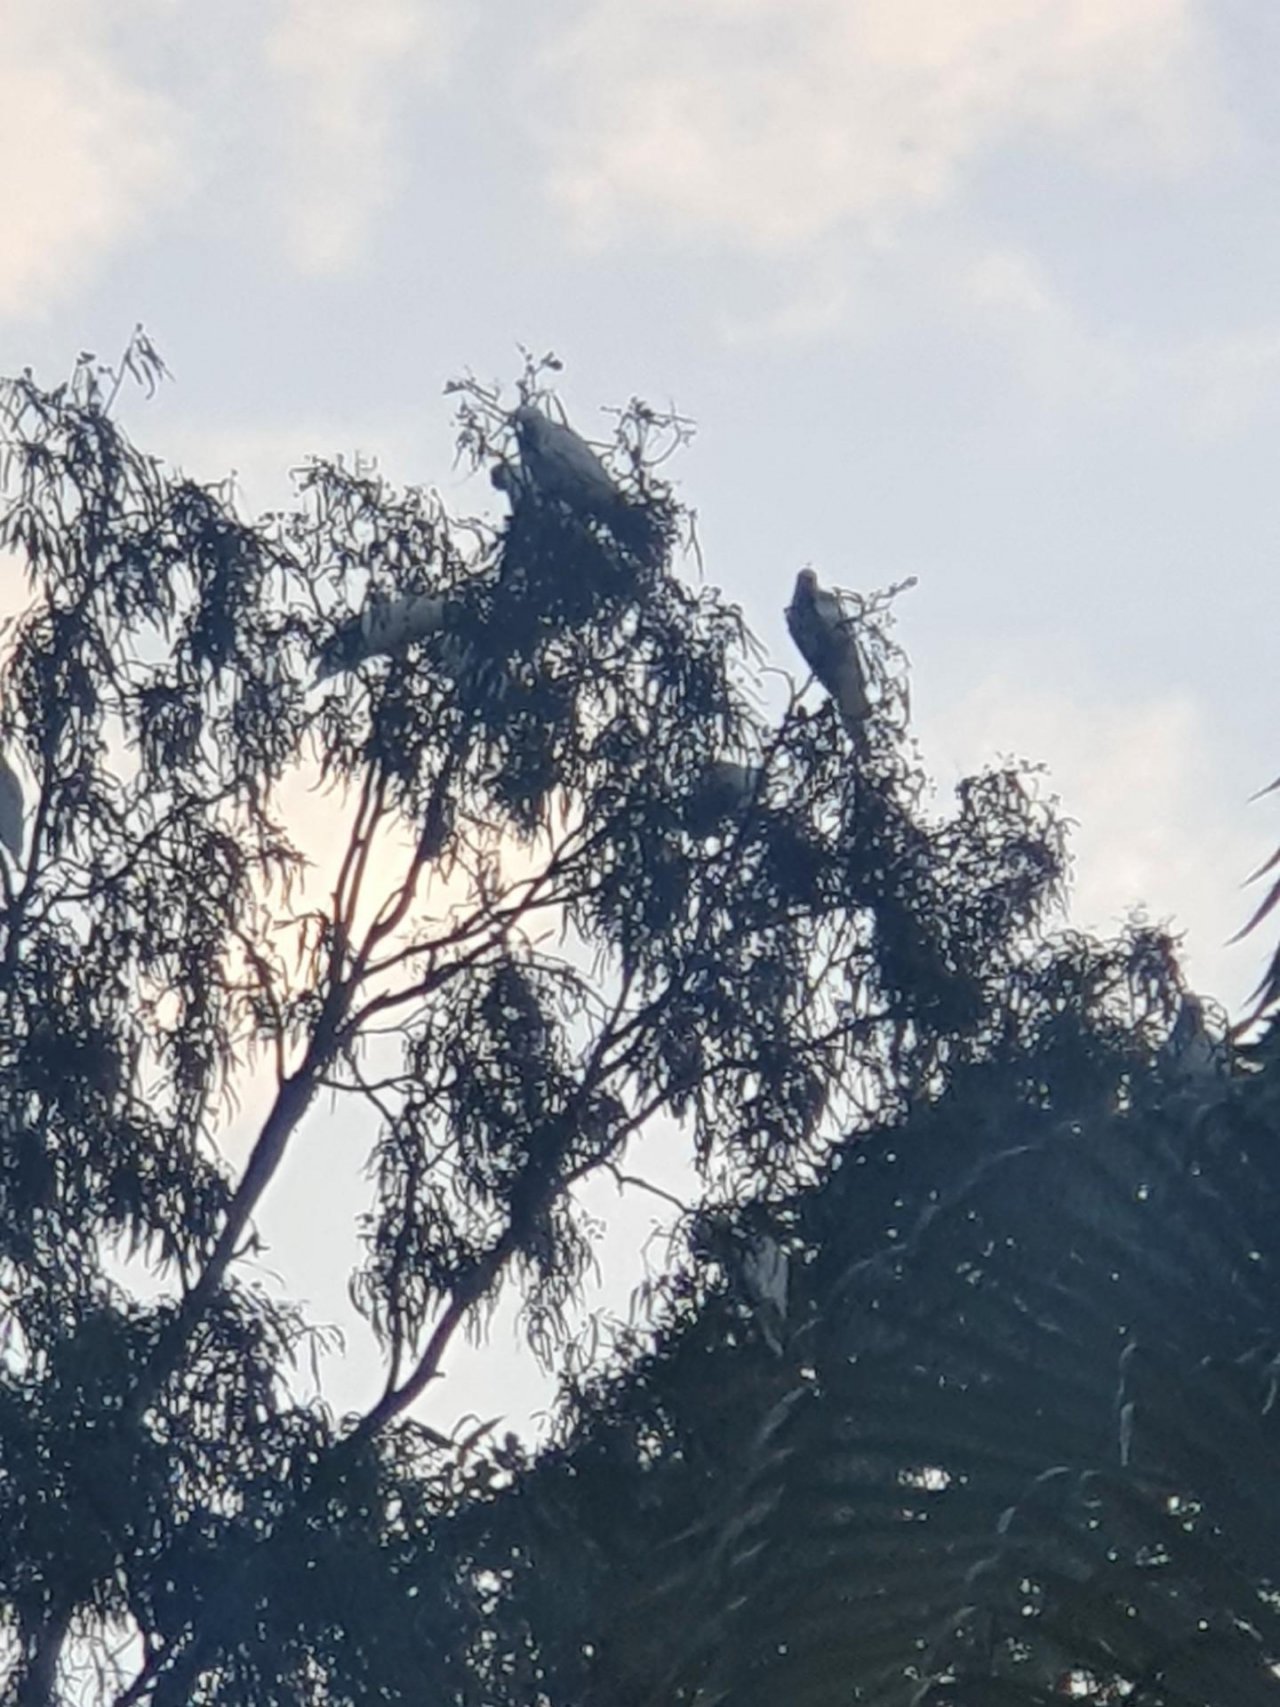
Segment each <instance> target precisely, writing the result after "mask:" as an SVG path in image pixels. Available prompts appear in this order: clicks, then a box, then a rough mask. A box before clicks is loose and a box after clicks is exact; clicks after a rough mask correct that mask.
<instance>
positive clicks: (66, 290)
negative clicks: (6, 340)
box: [0, 0, 186, 315]
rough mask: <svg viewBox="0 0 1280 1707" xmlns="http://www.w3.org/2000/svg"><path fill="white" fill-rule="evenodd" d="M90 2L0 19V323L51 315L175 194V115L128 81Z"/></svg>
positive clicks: (178, 128)
mask: <svg viewBox="0 0 1280 1707" xmlns="http://www.w3.org/2000/svg"><path fill="white" fill-rule="evenodd" d="M100 27H101V14H100V13H99V12H98V11H96V10H95V8H94V7H93V6H92V5H91V4H80V3H78V0H64V3H62V4H60V5H57V6H54V5H51V4H49V0H8V3H7V4H5V5H4V6H3V9H2V10H0V158H2V159H3V160H4V161H5V165H6V169H5V173H4V177H3V182H2V183H0V314H7V315H18V314H26V313H33V312H42V311H44V310H47V309H48V308H51V307H54V306H57V305H58V304H59V303H60V302H61V301H62V300H63V299H65V298H66V297H68V296H69V295H71V294H72V293H73V292H74V291H75V290H76V289H77V288H78V287H79V286H81V285H82V284H83V283H84V282H85V280H86V279H87V278H88V277H89V276H91V274H92V272H93V270H94V268H95V267H96V266H97V265H98V264H99V263H100V262H101V261H102V260H103V258H104V257H105V256H106V255H107V254H109V253H110V251H111V250H112V249H114V248H115V247H116V246H118V245H119V244H120V243H121V241H122V240H123V239H125V238H127V237H129V236H131V235H133V233H134V232H136V231H137V230H138V229H139V228H140V227H141V226H142V225H143V223H144V222H145V220H146V219H147V218H148V216H149V215H150V214H152V213H153V211H154V210H155V209H156V208H157V207H158V206H160V205H162V204H163V203H164V202H165V201H166V200H168V199H169V198H170V197H172V196H173V195H175V194H176V193H178V192H179V191H180V190H181V189H182V188H183V187H184V180H185V177H186V172H185V164H184V146H183V145H184V126H183V124H182V121H181V117H180V115H179V113H178V110H177V108H176V107H175V106H174V105H173V104H172V103H171V102H169V101H167V100H165V99H163V98H161V97H160V96H159V95H157V94H155V93H154V92H152V91H150V90H147V89H144V88H142V87H140V86H139V85H138V84H137V83H135V82H133V81H132V80H131V79H130V78H129V77H128V76H127V75H126V73H125V72H124V70H123V69H122V68H121V67H120V66H118V65H117V64H115V63H114V61H113V58H112V55H111V53H110V52H109V50H108V48H107V46H106V45H105V43H104V42H103V41H102V40H100V39H99V36H98V30H99V28H100Z"/></svg>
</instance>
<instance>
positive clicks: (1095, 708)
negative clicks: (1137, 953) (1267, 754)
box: [922, 676, 1260, 1002]
mask: <svg viewBox="0 0 1280 1707" xmlns="http://www.w3.org/2000/svg"><path fill="white" fill-rule="evenodd" d="M922 733H923V744H924V747H925V750H926V753H928V754H929V756H930V757H931V759H933V760H934V761H935V768H936V769H939V770H940V771H942V772H943V773H944V774H943V775H942V777H941V780H942V781H943V783H944V784H946V783H948V782H950V781H953V780H955V779H958V777H959V776H960V775H962V774H965V773H967V772H969V771H972V770H974V769H977V768H979V767H980V766H982V765H984V764H990V763H992V762H994V761H995V760H996V759H997V758H999V757H1001V756H1003V755H1007V754H1008V753H1009V752H1010V750H1011V746H1014V745H1015V744H1016V752H1017V754H1018V756H1025V757H1027V758H1029V759H1030V760H1032V761H1033V762H1043V763H1044V764H1045V765H1046V766H1047V767H1048V779H1047V787H1048V789H1049V791H1050V792H1051V793H1054V794H1056V795H1057V796H1058V797H1059V798H1060V800H1061V803H1062V809H1063V811H1064V812H1065V813H1066V814H1067V816H1068V817H1069V818H1070V819H1072V820H1074V821H1075V828H1074V829H1073V831H1072V837H1071V849H1072V854H1073V858H1074V872H1073V881H1072V885H1071V909H1070V910H1071V918H1072V921H1073V923H1074V924H1076V925H1078V926H1079V927H1081V928H1083V929H1087V930H1092V931H1097V932H1100V933H1102V934H1107V933H1109V932H1110V931H1111V930H1113V929H1114V928H1115V926H1116V924H1117V923H1118V922H1119V921H1120V920H1121V919H1122V918H1123V917H1124V916H1125V915H1126V914H1127V913H1128V912H1129V911H1130V910H1131V909H1132V908H1134V907H1142V908H1143V909H1145V911H1146V912H1147V914H1148V916H1149V917H1151V918H1152V919H1155V920H1171V921H1172V928H1173V929H1174V931H1175V932H1181V931H1185V932H1186V933H1187V941H1186V950H1185V952H1186V959H1187V964H1188V969H1189V974H1190V977H1191V979H1192V981H1193V982H1194V983H1195V984H1196V985H1197V986H1198V987H1199V988H1201V989H1203V990H1204V991H1205V992H1206V993H1208V994H1210V995H1214V996H1217V997H1219V998H1220V999H1225V1000H1227V1001H1229V1002H1239V1001H1241V1000H1243V998H1244V997H1245V996H1246V995H1247V993H1248V990H1249V989H1250V988H1251V987H1252V985H1253V984H1254V983H1255V982H1256V981H1257V978H1258V975H1259V965H1258V962H1259V958H1260V951H1259V950H1258V949H1257V948H1254V949H1253V950H1252V952H1251V951H1250V949H1249V948H1248V947H1246V946H1244V945H1240V946H1236V947H1232V948H1227V947H1225V946H1224V945H1225V943H1226V940H1227V938H1228V937H1229V936H1230V935H1231V934H1232V933H1233V932H1234V931H1235V930H1237V929H1238V928H1239V926H1240V925H1241V924H1242V923H1243V921H1244V918H1245V917H1246V913H1245V911H1244V902H1242V899H1241V894H1240V887H1239V886H1240V882H1241V880H1242V879H1243V878H1244V877H1245V876H1246V875H1247V873H1248V872H1249V870H1250V869H1252V866H1253V865H1254V864H1256V861H1257V829H1258V826H1257V824H1256V822H1253V821H1251V820H1250V819H1249V817H1248V814H1247V813H1246V812H1245V810H1244V802H1243V798H1242V797H1241V798H1236V797H1235V796H1234V795H1233V794H1232V793H1231V792H1230V789H1229V788H1228V786H1227V785H1226V783H1225V782H1224V780H1223V776H1222V767H1221V766H1220V765H1219V764H1218V762H1217V759H1216V757H1215V753H1214V748H1213V742H1212V738H1211V731H1210V728H1209V726H1208V724H1207V721H1206V719H1205V716H1204V714H1203V712H1202V710H1201V709H1200V707H1199V705H1198V704H1197V703H1196V702H1195V701H1194V700H1193V699H1191V698H1190V697H1189V696H1187V695H1185V694H1168V695H1162V696H1159V697H1153V698H1150V699H1146V700H1136V701H1119V700H1110V701H1108V700H1106V699H1104V698H1102V697H1101V696H1097V695H1094V694H1089V695H1088V696H1087V697H1085V696H1075V695H1072V696H1068V695H1067V694H1065V693H1061V692H1057V691H1055V690H1054V689H1052V688H1050V687H1045V688H1041V689H1036V688H1032V687H1028V686H1026V685H1025V684H1023V683H1015V682H1013V681H1011V680H1008V679H1006V678H1002V677H998V676H993V677H990V678H988V679H987V680H986V681H985V682H983V683H982V684H980V685H979V686H978V687H976V688H975V689H974V690H973V692H972V693H970V694H969V695H967V696H966V697H965V698H964V699H962V700H961V701H960V702H959V703H958V704H956V705H952V706H948V708H947V711H946V717H945V721H944V720H942V719H941V718H940V719H939V720H938V722H937V724H936V726H932V727H930V726H926V728H925V729H924V730H923V732H922Z"/></svg>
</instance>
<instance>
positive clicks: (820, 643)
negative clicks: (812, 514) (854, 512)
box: [787, 569, 871, 735]
mask: <svg viewBox="0 0 1280 1707" xmlns="http://www.w3.org/2000/svg"><path fill="white" fill-rule="evenodd" d="M787 627H788V628H789V629H790V631H791V638H792V639H793V640H794V641H795V643H796V646H797V648H798V650H799V652H800V656H801V657H802V658H803V659H804V661H805V663H806V664H808V666H809V668H810V669H811V670H812V671H813V673H814V675H815V676H816V677H817V678H818V680H819V681H820V682H821V683H822V685H823V687H824V688H826V690H827V692H828V693H829V694H830V695H831V697H832V699H833V700H834V701H835V702H836V709H837V711H839V713H840V718H841V721H842V722H843V723H844V726H845V728H846V729H847V730H848V731H849V733H850V734H851V735H857V734H859V733H860V729H861V725H862V724H863V723H864V722H865V721H866V719H867V718H868V717H869V716H870V715H871V702H870V700H869V699H868V698H867V683H866V677H865V675H864V674H863V669H862V658H861V656H860V654H859V652H858V641H857V637H856V636H855V634H854V632H853V622H852V619H851V618H850V617H849V616H848V615H847V614H846V613H845V611H844V608H843V607H842V605H841V603H840V598H839V595H838V594H836V593H833V592H832V591H831V590H830V588H828V587H820V586H819V585H818V577H817V576H816V575H815V574H814V572H813V570H812V569H802V570H801V571H800V573H799V574H798V575H797V576H796V590H795V592H794V593H793V594H792V598H791V603H790V604H789V605H788V606H787Z"/></svg>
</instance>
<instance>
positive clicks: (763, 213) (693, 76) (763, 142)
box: [546, 0, 1225, 250]
mask: <svg viewBox="0 0 1280 1707" xmlns="http://www.w3.org/2000/svg"><path fill="white" fill-rule="evenodd" d="M1196 20H1197V10H1196V8H1195V6H1194V4H1193V0H954V3H953V4H951V5H949V6H948V5H943V4H940V3H939V0H648V3H647V4H645V5H643V6H636V5H634V4H633V3H632V0H596V3H595V4H593V5H592V6H591V7H590V9H589V10H588V12H587V13H586V15H585V16H584V18H583V20H582V21H581V22H580V24H579V25H578V27H577V28H576V29H575V30H574V31H573V32H571V33H570V34H569V35H568V36H567V37H566V38H565V39H564V40H562V42H561V43H560V45H559V47H558V48H557V49H556V50H555V52H554V53H553V54H551V55H550V56H548V60H547V65H546V70H547V72H548V74H549V75H550V76H551V78H552V80H553V83H554V85H555V88H554V93H555V99H556V116H555V117H554V118H553V119H550V120H549V121H548V123H549V127H550V133H551V141H552V146H553V151H554V169H553V188H554V191H555V194H556V195H557V197H558V198H559V199H560V201H561V202H562V204H563V205H564V206H565V208H566V209H567V210H568V211H569V213H570V214H571V215H572V217H573V219H574V221H575V223H576V225H577V227H578V230H579V232H580V234H581V235H583V236H584V237H586V238H587V239H588V240H593V241H606V240H609V239H611V238H612V237H614V236H615V235H617V234H618V233H619V232H620V231H621V230H624V229H625V230H626V231H628V232H632V231H634V229H635V223H636V221H637V220H638V219H639V220H642V221H644V222H646V223H647V224H648V225H650V226H654V227H658V228H660V229H665V230H668V231H674V232H675V233H677V234H679V235H683V236H690V235H695V236H698V237H705V236H707V235H708V234H710V235H713V236H715V237H718V238H721V239H725V240H728V241H729V242H731V243H734V244H739V245H743V246H746V247H750V248H758V249H764V250H769V249H777V248H780V247H787V246H792V245H795V244H797V243H803V242H805V241H807V240H811V239H813V238H815V237H818V236H820V235H822V234H824V233H827V232H830V231H832V230H835V229H839V228H843V227H847V226H849V225H851V224H852V225H856V226H857V227H858V228H859V230H860V232H861V234H862V235H863V236H864V238H866V239H868V240H870V241H871V242H873V243H876V242H880V243H883V242H886V241H889V240H891V238H892V234H893V231H894V229H895V227H896V225H897V223H898V222H899V220H900V219H901V217H902V216H903V215H904V214H906V213H909V212H910V211H912V210H915V209H922V208H929V207H933V206H936V205H938V204H940V203H942V202H943V201H944V200H946V199H947V198H948V197H950V196H951V195H952V194H953V193H954V192H955V191H956V190H957V188H958V187H959V186H960V185H961V183H962V182H963V179H964V177H965V174H966V173H968V172H970V171H971V170H972V169H973V167H974V166H975V164H976V163H977V162H978V161H979V160H980V159H981V157H982V156H983V155H984V154H985V153H987V152H988V151H990V150H992V149H994V148H996V147H998V146H999V145H1001V144H1002V143H1008V142H1012V141H1017V140H1018V139H1019V138H1020V137H1023V136H1026V135H1028V134H1032V133H1039V134H1046V133H1047V134H1049V135H1053V136H1056V137H1059V138H1061V139H1062V140H1064V141H1065V142H1066V143H1067V144H1068V145H1069V146H1070V147H1071V148H1072V149H1073V150H1074V151H1075V152H1076V153H1078V154H1081V153H1082V154H1084V155H1085V156H1086V157H1087V158H1088V159H1089V160H1090V161H1091V162H1093V163H1095V164H1097V165H1099V166H1105V167H1107V168H1108V169H1111V170H1125V171H1156V172H1163V171H1168V170H1176V169H1180V168H1183V167H1185V166H1186V165H1187V164H1189V163H1190V162H1192V161H1194V160H1196V159H1198V158H1201V157H1203V156H1204V155H1205V153H1206V152H1207V151H1208V150H1209V149H1211V148H1212V147H1213V146H1214V144H1215V143H1216V142H1218V141H1219V140H1220V139H1221V136H1222V134H1223V129H1224V126H1225V120H1224V119H1223V118H1222V116H1221V114H1220V113H1219V112H1218V111H1217V110H1216V105H1215V102H1214V99H1213V95H1212V88H1213V70H1212V66H1213V54H1212V51H1211V44H1210V43H1209V42H1207V41H1206V40H1205V39H1204V35H1203V32H1202V31H1201V30H1200V29H1199V28H1198V27H1197V21H1196Z"/></svg>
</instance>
